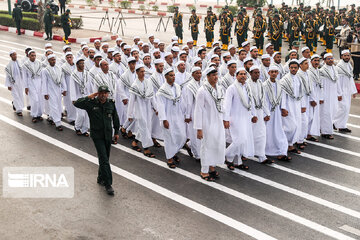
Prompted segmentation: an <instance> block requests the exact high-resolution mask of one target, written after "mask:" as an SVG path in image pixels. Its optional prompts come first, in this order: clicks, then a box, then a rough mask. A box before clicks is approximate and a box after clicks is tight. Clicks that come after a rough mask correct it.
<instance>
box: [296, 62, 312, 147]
mask: <svg viewBox="0 0 360 240" xmlns="http://www.w3.org/2000/svg"><path fill="white" fill-rule="evenodd" d="M299 64H300V69H299V71H298V72H297V75H298V78H299V79H300V80H301V82H302V84H303V86H304V96H303V102H304V104H305V108H306V110H305V112H301V122H302V124H301V134H300V137H299V140H298V141H297V145H298V147H299V148H300V149H304V148H305V146H306V145H307V143H306V142H304V139H305V138H307V134H308V130H309V129H308V127H309V114H308V111H309V106H310V95H311V92H312V84H310V79H309V74H308V69H309V61H308V59H307V58H305V57H302V58H301V59H300V60H299Z"/></svg>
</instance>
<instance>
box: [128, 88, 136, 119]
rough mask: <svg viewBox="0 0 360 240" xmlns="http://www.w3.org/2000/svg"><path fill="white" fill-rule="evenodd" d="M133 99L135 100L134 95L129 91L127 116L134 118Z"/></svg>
mask: <svg viewBox="0 0 360 240" xmlns="http://www.w3.org/2000/svg"><path fill="white" fill-rule="evenodd" d="M135 101H136V95H135V94H132V93H130V99H129V103H128V108H127V110H128V111H127V118H134V115H135V114H134V113H135Z"/></svg>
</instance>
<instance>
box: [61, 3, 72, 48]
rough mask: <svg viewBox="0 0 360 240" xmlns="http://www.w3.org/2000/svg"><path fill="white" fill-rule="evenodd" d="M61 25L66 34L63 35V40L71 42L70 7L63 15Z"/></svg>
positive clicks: (67, 42)
mask: <svg viewBox="0 0 360 240" xmlns="http://www.w3.org/2000/svg"><path fill="white" fill-rule="evenodd" d="M61 25H62V27H63V30H64V34H65V36H64V37H63V40H64V42H65V43H66V44H69V36H70V34H71V27H72V24H71V19H70V9H67V10H66V12H65V13H64V14H63V15H61Z"/></svg>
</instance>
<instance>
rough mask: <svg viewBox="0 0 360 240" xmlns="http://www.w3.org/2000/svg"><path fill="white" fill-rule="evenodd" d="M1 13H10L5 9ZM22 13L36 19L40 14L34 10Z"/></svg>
mask: <svg viewBox="0 0 360 240" xmlns="http://www.w3.org/2000/svg"><path fill="white" fill-rule="evenodd" d="M0 14H6V15H9V12H8V11H5V10H0ZM22 15H23V17H27V18H34V19H36V18H37V15H38V14H37V13H34V12H23V13H22Z"/></svg>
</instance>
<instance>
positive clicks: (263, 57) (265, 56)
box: [261, 54, 271, 59]
mask: <svg viewBox="0 0 360 240" xmlns="http://www.w3.org/2000/svg"><path fill="white" fill-rule="evenodd" d="M267 58H271V57H270V55H269V54H264V55H262V56H261V59H267Z"/></svg>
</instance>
